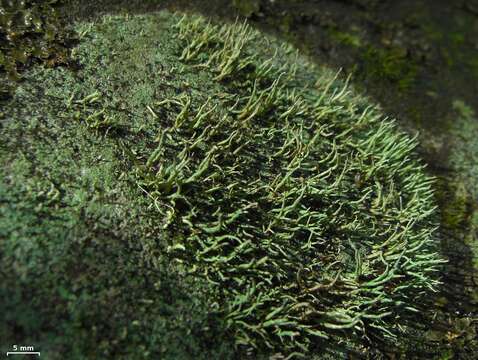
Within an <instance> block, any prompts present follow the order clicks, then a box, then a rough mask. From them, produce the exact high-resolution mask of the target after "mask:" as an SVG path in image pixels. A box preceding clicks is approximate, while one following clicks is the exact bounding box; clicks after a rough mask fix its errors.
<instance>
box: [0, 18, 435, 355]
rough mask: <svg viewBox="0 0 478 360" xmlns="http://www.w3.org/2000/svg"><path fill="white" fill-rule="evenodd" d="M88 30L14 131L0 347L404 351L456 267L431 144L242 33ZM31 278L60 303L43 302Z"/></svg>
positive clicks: (169, 23)
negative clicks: (447, 254)
mask: <svg viewBox="0 0 478 360" xmlns="http://www.w3.org/2000/svg"><path fill="white" fill-rule="evenodd" d="M77 31H78V32H79V33H80V34H82V36H83V42H82V44H81V45H80V46H79V48H78V49H77V50H76V51H75V55H74V56H75V59H76V60H77V61H79V62H80V63H81V64H82V69H81V70H79V71H78V72H77V73H70V72H69V71H67V70H64V69H42V68H36V69H34V70H32V71H30V72H28V73H27V74H26V81H25V82H24V83H23V84H21V86H20V87H19V90H18V91H17V93H16V94H15V97H14V99H13V100H12V101H11V102H9V104H8V106H7V107H6V110H5V114H4V120H3V121H4V124H5V125H4V127H5V131H4V132H3V133H2V142H1V144H2V148H1V149H2V151H1V152H0V159H1V163H2V167H3V168H4V169H5V170H6V172H7V173H8V174H9V176H8V177H7V178H6V179H4V180H3V182H2V184H1V189H2V191H3V192H2V196H4V197H5V199H6V200H5V201H3V204H5V206H4V207H2V211H3V214H4V215H5V216H4V217H2V219H5V220H3V221H4V222H3V223H2V224H1V225H2V226H1V227H0V228H1V229H2V231H3V235H4V237H5V239H7V240H6V241H3V242H2V243H1V245H0V246H2V251H1V252H0V253H1V254H2V258H1V260H2V264H4V266H3V269H6V274H8V280H7V282H5V284H6V285H5V286H4V287H2V288H0V289H1V291H2V295H3V293H5V294H6V293H7V290H8V289H9V288H12V287H13V288H15V289H16V297H15V298H9V299H10V300H5V298H6V297H3V296H2V301H4V302H7V306H8V308H9V309H12V310H11V314H12V316H11V317H10V318H9V320H8V322H7V323H6V324H8V325H9V327H7V328H6V329H5V330H4V333H5V336H2V339H3V338H5V339H12V338H14V335H16V334H15V331H12V330H11V329H12V328H13V329H18V328H20V329H21V330H20V331H21V333H23V334H27V335H28V336H30V337H31V338H34V337H38V336H41V337H42V341H43V343H44V344H46V343H48V341H47V339H49V338H52V337H55V336H57V340H56V341H57V342H56V343H55V346H57V347H58V348H57V351H58V349H60V350H61V349H63V348H66V349H71V350H72V351H75V352H74V353H75V354H76V356H77V358H81V355H84V354H85V353H86V354H88V355H89V356H90V357H92V356H93V357H95V356H96V357H103V358H105V357H106V358H109V357H113V356H114V355H117V354H120V356H123V358H148V357H149V358H158V357H161V358H162V357H170V358H174V356H177V357H176V358H178V357H180V358H184V357H186V356H189V357H195V358H197V357H199V356H202V357H211V356H219V357H221V358H225V357H227V356H228V355H229V356H232V355H231V354H230V353H227V351H226V350H225V349H228V348H229V347H228V346H227V343H225V344H224V345H223V346H221V345H220V344H221V342H222V339H224V332H226V333H227V334H229V335H232V337H231V339H232V340H233V341H234V343H235V345H236V347H235V349H236V350H237V351H239V353H236V354H244V352H245V353H252V354H255V355H257V356H258V354H261V353H262V354H275V355H276V356H280V355H282V356H284V357H290V358H292V357H299V356H306V355H311V352H318V353H320V354H323V353H324V351H325V350H326V349H335V350H337V349H338V348H340V347H345V348H347V347H350V346H352V344H355V346H356V347H358V346H359V345H358V344H359V342H360V339H363V338H364V337H365V338H367V339H368V341H370V342H371V343H374V342H375V341H386V342H388V343H390V344H392V343H394V342H396V341H398V339H399V336H406V335H407V334H408V333H407V329H408V328H407V322H406V320H405V319H406V318H407V316H408V315H410V314H413V312H416V311H418V308H419V304H420V299H421V298H422V297H423V296H424V295H425V294H427V293H428V292H429V291H432V290H433V289H434V288H435V287H436V285H437V284H438V282H437V280H436V278H435V276H434V275H433V273H434V272H435V271H436V269H437V266H438V265H439V264H440V263H441V262H442V260H441V259H440V258H439V256H438V255H437V254H436V252H435V236H434V230H435V225H436V224H435V223H434V220H433V214H434V213H435V207H434V204H433V200H432V199H433V192H432V189H431V184H432V183H433V179H431V178H429V177H428V176H427V175H426V174H425V172H424V171H423V166H422V165H421V164H420V162H419V161H418V160H417V159H416V156H415V155H414V154H413V149H414V147H415V146H416V142H415V140H413V139H410V138H408V137H407V136H406V135H405V134H403V133H400V132H399V131H398V130H397V129H396V128H395V127H394V125H393V123H392V122H390V121H386V120H383V118H382V114H381V113H380V112H379V110H377V109H376V108H375V107H374V106H373V105H370V104H369V103H368V101H367V100H366V99H364V98H362V97H360V96H359V95H357V94H356V93H354V92H353V90H351V89H350V87H349V86H348V85H347V84H346V83H344V82H343V81H340V80H337V77H336V76H335V77H334V76H333V74H332V73H331V72H330V71H328V70H326V69H323V68H316V67H314V66H313V65H311V64H310V63H309V62H308V61H307V60H305V59H303V58H302V57H300V56H298V55H297V54H296V52H295V51H293V49H291V48H290V47H289V46H286V45H284V44H281V43H280V42H278V41H276V40H274V39H271V38H269V37H267V36H264V35H263V34H259V33H257V32H255V31H252V30H251V29H249V28H248V26H247V25H245V24H239V23H236V24H234V25H225V26H218V25H214V24H208V23H206V21H205V20H204V19H202V18H198V17H189V16H188V17H183V18H181V19H178V18H177V16H173V15H172V14H169V13H160V14H154V15H153V14H152V15H148V16H129V15H128V16H122V17H105V18H103V19H102V20H101V21H99V22H98V23H95V24H81V25H79V26H78V27H77ZM39 94H42V96H38V95H39ZM22 104H28V107H25V106H23V105H22ZM7 194H11V195H7ZM83 252H86V254H87V255H85V256H80V255H81V254H82V253H83ZM32 260H33V261H32ZM38 275H39V276H38ZM35 276H37V277H38V278H35ZM17 278H21V279H23V280H22V281H23V284H28V283H33V282H34V283H35V284H36V283H38V284H39V283H42V284H43V286H42V287H41V289H40V290H38V291H39V294H37V296H36V297H34V298H33V300H31V297H30V296H29V291H36V290H35V289H36V287H35V288H33V290H30V288H27V287H19V286H18V284H17V285H15V281H16V279H17ZM33 279H35V280H33ZM157 284H159V285H157ZM2 285H3V284H2ZM163 286H164V287H163ZM187 286H189V287H190V292H191V293H190V294H186V293H184V291H183V290H184V289H186V288H187ZM35 294H36V293H35ZM206 298H207V302H206V301H205V300H206ZM42 304H48V305H47V306H44V308H42ZM112 304H113V305H114V306H112ZM2 305H4V304H2ZM28 306H31V307H32V308H35V309H41V311H39V312H38V313H36V312H26V313H25V314H27V315H28V316H27V315H25V318H24V319H23V320H22V321H21V322H19V321H18V320H15V319H16V317H15V313H16V312H17V311H19V310H18V309H24V308H27V307H28ZM105 308H106V310H108V311H105ZM113 309H115V311H118V309H121V312H118V313H119V314H121V315H118V316H117V317H114V316H112V314H111V311H113ZM30 316H37V317H38V319H37V320H36V321H35V323H36V324H39V325H38V327H36V328H32V327H31V326H30V325H29V324H30V320H29V317H30ZM131 319H135V320H134V321H131ZM172 319H174V320H172ZM221 319H222V321H223V322H222V321H221ZM49 321H58V322H59V324H60V325H58V326H59V328H61V329H62V331H63V332H64V335H63V336H59V334H58V332H55V331H54V330H52V329H49V328H48V323H49ZM170 321H172V323H171V324H170V323H169V322H170ZM188 324H189V326H190V327H189V330H187V329H188ZM173 327H177V328H178V330H177V331H173V332H172V333H170V334H168V329H172V328H173ZM108 329H113V331H108ZM188 331H193V332H194V331H195V332H194V333H193V334H192V335H191V336H189V337H188V335H185V334H187V333H188ZM208 331H209V332H208ZM165 334H168V335H165ZM2 335H3V334H2ZM74 338H75V339H77V340H75V341H74V342H73V341H72V339H74ZM181 339H184V340H181ZM198 339H205V340H204V341H203V342H201V341H199V340H198ZM73 344H74V345H73ZM94 344H101V346H100V347H99V348H94ZM139 344H142V345H139ZM50 346H53V345H50ZM136 347H140V349H141V352H140V354H139V355H134V354H135V353H134V352H133V349H135V348H136ZM53 351H54V350H51V352H53ZM164 354H166V355H164ZM211 354H213V355H211ZM255 355H254V356H255ZM134 356H136V357H134Z"/></svg>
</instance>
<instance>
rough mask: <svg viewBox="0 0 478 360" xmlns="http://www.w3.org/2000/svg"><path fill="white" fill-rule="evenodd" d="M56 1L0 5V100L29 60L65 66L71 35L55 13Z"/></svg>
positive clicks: (32, 0)
mask: <svg viewBox="0 0 478 360" xmlns="http://www.w3.org/2000/svg"><path fill="white" fill-rule="evenodd" d="M59 3H60V1H58V0H48V1H44V0H41V1H37V0H30V1H25V0H4V1H1V2H0V79H1V82H2V84H1V85H0V99H1V98H5V97H8V96H10V93H11V88H12V87H13V85H14V84H12V83H11V82H10V81H7V80H15V81H16V80H18V79H19V78H20V75H19V73H18V71H19V69H22V68H25V67H26V66H27V65H29V64H31V63H32V62H33V61H35V60H36V61H38V60H39V61H41V62H44V63H45V64H47V65H49V66H56V65H63V64H66V63H68V59H69V45H68V44H69V43H70V42H71V41H72V38H71V34H70V33H68V31H66V30H65V26H64V24H62V22H61V20H60V16H59V15H58V12H57V8H56V7H57V5H58V4H59Z"/></svg>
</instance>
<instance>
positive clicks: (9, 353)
mask: <svg viewBox="0 0 478 360" xmlns="http://www.w3.org/2000/svg"><path fill="white" fill-rule="evenodd" d="M9 355H38V356H40V352H39V351H9V352H7V356H9Z"/></svg>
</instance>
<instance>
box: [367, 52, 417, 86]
mask: <svg viewBox="0 0 478 360" xmlns="http://www.w3.org/2000/svg"><path fill="white" fill-rule="evenodd" d="M361 61H362V68H361V73H362V74H363V76H364V77H366V78H370V79H374V80H375V81H380V82H383V81H387V82H390V83H392V84H395V85H397V87H398V89H399V90H400V91H406V90H407V89H409V88H410V87H411V86H412V85H413V83H414V81H415V78H416V75H417V71H418V65H417V64H416V63H415V62H414V61H413V60H412V59H410V57H409V56H408V55H407V54H406V52H404V50H403V49H400V48H389V49H384V48H375V47H373V46H371V45H369V46H367V47H366V48H365V49H364V51H363V53H362V56H361Z"/></svg>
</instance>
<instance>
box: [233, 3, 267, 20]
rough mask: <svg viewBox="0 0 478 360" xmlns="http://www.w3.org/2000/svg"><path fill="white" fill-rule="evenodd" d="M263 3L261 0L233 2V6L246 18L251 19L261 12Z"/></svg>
mask: <svg viewBox="0 0 478 360" xmlns="http://www.w3.org/2000/svg"><path fill="white" fill-rule="evenodd" d="M260 4H261V2H260V1H259V0H233V1H232V5H233V6H234V7H235V8H236V9H237V10H238V11H239V13H240V14H241V15H243V16H245V17H250V16H251V15H253V14H254V13H257V12H259V10H260Z"/></svg>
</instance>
